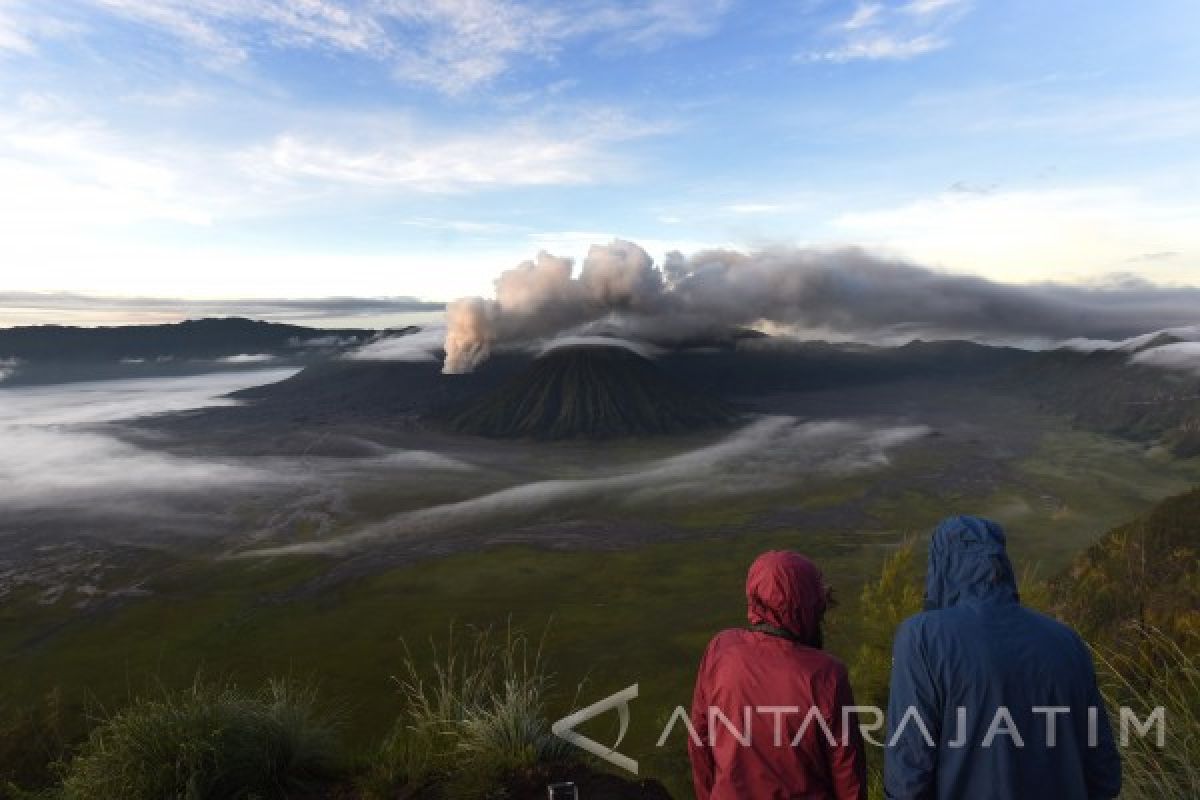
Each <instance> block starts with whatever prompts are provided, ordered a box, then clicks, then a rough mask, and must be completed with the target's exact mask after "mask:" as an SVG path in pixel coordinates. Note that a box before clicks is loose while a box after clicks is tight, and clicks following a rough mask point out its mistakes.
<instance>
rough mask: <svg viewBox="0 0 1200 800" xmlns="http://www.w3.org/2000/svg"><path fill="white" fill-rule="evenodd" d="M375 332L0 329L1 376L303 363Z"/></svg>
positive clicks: (227, 321)
mask: <svg viewBox="0 0 1200 800" xmlns="http://www.w3.org/2000/svg"><path fill="white" fill-rule="evenodd" d="M407 330H408V329H404V330H400V331H394V332H392V333H394V334H402V333H404V332H407ZM377 335H379V334H378V333H377V332H376V331H373V330H367V329H362V328H348V329H337V330H332V329H323V328H307V327H302V326H299V325H283V324H279V323H273V322H261V321H256V320H249V319H242V318H239V317H229V318H221V319H215V318H212V319H199V320H188V321H186V322H179V323H173V324H168V325H122V326H117V327H108V328H77V327H67V326H62V325H36V326H25V327H18V328H0V381H2V383H3V385H4V386H19V385H31V384H51V383H65V382H69V381H86V380H108V379H116V378H138V377H161V376H170V375H187V374H193V373H196V372H203V371H209V370H211V369H213V368H214V367H219V368H221V369H242V368H247V369H248V368H254V367H258V366H262V365H263V364H264V363H275V364H280V365H304V364H308V363H312V362H314V361H317V360H320V359H321V358H323V357H325V356H328V355H331V354H336V353H340V352H342V351H344V350H347V349H349V348H351V347H354V346H356V345H359V344H362V343H363V342H366V341H367V340H369V339H371V338H372V337H374V336H377Z"/></svg>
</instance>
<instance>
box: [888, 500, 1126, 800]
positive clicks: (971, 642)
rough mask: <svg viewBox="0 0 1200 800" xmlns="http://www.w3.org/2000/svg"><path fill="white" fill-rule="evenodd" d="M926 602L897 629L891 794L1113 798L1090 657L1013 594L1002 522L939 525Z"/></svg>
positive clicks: (1110, 755)
mask: <svg viewBox="0 0 1200 800" xmlns="http://www.w3.org/2000/svg"><path fill="white" fill-rule="evenodd" d="M925 608H926V610H925V611H924V612H923V613H920V614H917V615H916V616H914V617H910V618H909V619H907V620H905V621H904V623H903V624H902V625H901V626H900V630H899V631H898V632H897V634H896V642H895V648H894V653H893V661H892V680H891V694H890V697H889V703H888V739H887V744H888V745H889V746H888V747H887V748H886V750H885V756H884V759H885V761H884V794H885V796H886V797H887V798H889V800H1039V798H1046V799H1047V800H1099V799H1100V798H1104V799H1105V800H1108V799H1109V798H1114V797H1116V796H1117V794H1118V793H1119V791H1120V788H1121V763H1120V758H1119V756H1118V754H1117V750H1116V747H1115V746H1114V743H1113V738H1112V731H1111V730H1110V728H1109V724H1108V717H1107V715H1106V713H1105V711H1104V704H1103V702H1102V701H1101V699H1100V693H1099V691H1098V690H1097V688H1096V673H1095V668H1094V667H1093V665H1092V659H1091V655H1090V653H1089V652H1088V649H1087V647H1086V645H1084V643H1083V641H1082V640H1081V639H1080V638H1079V636H1078V635H1077V634H1076V633H1075V632H1074V631H1072V630H1071V629H1070V628H1068V627H1066V626H1065V625H1063V624H1061V623H1059V622H1056V621H1055V620H1052V619H1050V618H1049V617H1046V616H1043V615H1042V614H1038V613H1037V612H1035V611H1031V610H1029V609H1027V608H1025V607H1023V606H1022V605H1021V604H1020V601H1019V599H1018V597H1017V586H1016V580H1015V578H1014V576H1013V568H1012V564H1011V562H1010V561H1009V559H1008V555H1007V553H1006V551H1005V540H1004V532H1003V531H1002V530H1001V529H1000V526H999V525H997V524H996V523H994V522H990V521H988V520H985V519H979V518H977V517H951V518H950V519H947V520H945V521H943V522H942V523H941V524H940V525H939V526H938V528H937V530H936V531H935V532H934V534H933V540H932V542H931V543H930V547H929V573H928V576H927V579H926V590H925ZM1093 708H1094V709H1096V711H1094V712H1089V709H1093ZM1005 709H1007V714H1008V716H1006V715H1005V711H1004V710H1005ZM917 717H919V719H917ZM1093 720H1094V721H1093ZM922 726H924V727H922ZM926 731H927V733H928V735H927V734H926ZM1092 731H1094V737H1090V733H1091V732H1092ZM989 734H990V736H989ZM1051 734H1052V735H1051ZM1093 739H1094V740H1093ZM931 741H932V742H933V743H934V746H930V742H931ZM1089 743H1091V744H1089Z"/></svg>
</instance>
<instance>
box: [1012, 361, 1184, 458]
mask: <svg viewBox="0 0 1200 800" xmlns="http://www.w3.org/2000/svg"><path fill="white" fill-rule="evenodd" d="M1129 356H1130V353H1128V352H1125V351H1121V350H1098V351H1096V352H1092V353H1080V352H1076V351H1073V350H1052V351H1048V352H1044V353H1040V354H1038V355H1037V357H1035V358H1033V359H1031V360H1029V361H1028V362H1027V363H1025V364H1023V365H1021V366H1020V367H1018V368H1017V369H1015V370H1013V371H1012V372H1010V373H1009V374H1007V375H1006V376H1005V378H1004V383H1005V384H1006V385H1007V386H1009V387H1010V388H1014V389H1017V390H1020V391H1024V392H1029V393H1031V394H1032V395H1033V396H1034V397H1035V398H1036V399H1037V400H1038V401H1039V402H1040V403H1041V404H1042V405H1043V406H1044V407H1046V408H1048V409H1050V410H1053V411H1056V412H1059V413H1065V414H1067V415H1069V416H1071V417H1072V418H1073V419H1074V421H1075V423H1076V424H1077V425H1079V426H1080V427H1083V428H1087V429H1089V430H1095V431H1100V432H1102V433H1110V434H1115V435H1118V436H1125V437H1128V438H1133V439H1138V440H1142V441H1157V440H1161V441H1162V442H1163V443H1164V444H1166V445H1167V446H1168V447H1170V448H1171V450H1172V451H1173V452H1174V453H1175V454H1176V455H1179V456H1184V457H1187V456H1193V455H1200V375H1195V374H1192V373H1188V372H1185V371H1180V370H1168V369H1162V368H1159V367H1150V366H1143V365H1139V364H1134V363H1130V361H1129Z"/></svg>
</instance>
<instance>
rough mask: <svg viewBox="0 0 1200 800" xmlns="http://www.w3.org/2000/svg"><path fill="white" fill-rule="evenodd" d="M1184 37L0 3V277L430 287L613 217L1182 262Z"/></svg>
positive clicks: (1040, 26)
mask: <svg viewBox="0 0 1200 800" xmlns="http://www.w3.org/2000/svg"><path fill="white" fill-rule="evenodd" d="M1198 29H1200V4H1197V3H1195V2H1194V0H1147V2H1141V3H1138V4H1126V3H1100V2H1095V1H1094V0H1092V1H1091V2H1085V1H1083V0H1038V1H1036V2H1035V1H1034V0H1004V1H1003V2H1000V1H998V0H993V1H992V2H985V1H984V0H903V1H902V2H863V3H859V2H834V1H832V0H829V1H826V2H823V1H822V0H797V1H796V2H765V1H764V2H751V1H750V0H711V1H705V0H691V1H690V2H689V1H687V0H634V1H631V2H623V3H621V2H615V0H580V1H579V2H563V3H548V2H519V1H518V0H424V1H423V2H413V1H412V0H55V2H46V0H29V1H28V2H27V1H26V0H0V248H3V250H2V251H0V290H3V291H10V292H52V291H69V292H78V293H83V294H102V295H140V296H164V297H281V296H290V297H318V296H327V295H362V296H384V295H412V296H418V297H423V298H429V299H450V298H453V297H456V296H459V295H463V294H478V293H486V292H487V291H488V290H489V287H490V282H491V279H492V278H493V277H494V275H495V274H496V273H497V272H498V271H499V270H501V269H503V268H506V267H509V266H511V265H513V264H515V263H517V262H518V261H520V260H523V259H525V258H529V257H530V256H532V255H533V254H534V253H535V252H536V251H538V250H540V249H548V250H550V251H552V252H554V253H556V254H558V255H573V256H581V255H583V254H584V253H585V252H586V249H587V247H588V245H590V244H592V243H596V242H604V241H607V240H608V239H611V238H613V237H615V236H620V237H623V238H627V239H631V240H633V241H636V242H639V243H640V244H642V245H643V246H644V247H645V248H646V249H647V250H648V251H650V252H651V254H653V255H655V256H656V257H657V258H661V257H662V255H663V254H664V253H665V252H667V251H668V250H671V249H681V250H683V251H685V252H687V251H693V250H696V249H699V248H704V247H736V248H755V247H760V246H765V245H774V244H781V243H782V244H794V245H800V246H808V245H816V246H825V245H837V244H847V243H852V244H860V245H864V246H866V247H869V248H873V249H877V250H880V251H881V252H885V253H888V254H896V255H900V256H902V257H904V258H908V259H912V260H914V261H916V262H919V263H922V264H926V265H931V266H934V267H938V268H944V269H949V270H955V271H961V272H972V273H978V274H982V275H986V276H988V277H991V278H993V279H997V280H1002V281H1039V280H1056V281H1064V282H1096V281H1104V280H1108V279H1109V276H1112V275H1114V274H1133V275H1137V276H1140V277H1142V278H1145V279H1148V280H1152V281H1155V282H1160V283H1167V284H1196V283H1200V224H1197V222H1196V220H1197V219H1200V193H1198V191H1197V190H1198V189H1200V85H1198V84H1200V48H1197V47H1195V31H1196V30H1198ZM8 318H10V319H11V318H13V317H12V314H9V317H8ZM3 321H4V320H3V319H0V324H2V323H3Z"/></svg>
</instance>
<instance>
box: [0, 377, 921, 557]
mask: <svg viewBox="0 0 1200 800" xmlns="http://www.w3.org/2000/svg"><path fill="white" fill-rule="evenodd" d="M292 372H293V371H292V370H279V369H276V370H258V371H254V372H238V373H217V374H209V375H200V376H190V377H173V378H155V379H137V380H121V381H104V382H93V383H74V384H63V385H56V386H39V387H36V388H14V389H0V436H2V438H3V443H4V446H3V447H2V448H0V508H3V509H4V511H3V512H0V532H7V533H11V532H13V531H14V530H17V529H18V528H21V527H25V526H24V525H23V523H24V522H25V521H27V520H29V519H39V520H41V521H42V522H43V523H44V522H45V520H46V519H53V520H55V521H56V524H55V525H52V526H48V525H45V524H42V525H40V526H39V527H38V528H37V529H36V530H37V531H38V535H39V536H52V535H53V534H54V532H55V531H61V532H63V533H64V535H69V534H71V533H74V532H77V531H72V526H71V525H69V524H67V525H66V526H65V527H64V526H63V525H62V524H61V523H63V522H67V523H69V521H70V520H72V519H80V520H87V521H88V534H89V536H90V537H93V538H96V539H101V540H103V539H106V538H109V537H107V536H106V533H108V532H111V535H112V537H111V538H113V539H115V540H125V539H126V538H127V536H128V533H129V530H130V529H131V528H132V526H133V525H134V524H135V523H136V524H141V525H142V526H143V528H146V529H152V530H153V532H154V535H156V536H167V535H170V534H171V533H174V532H178V533H179V534H181V535H182V534H185V533H189V534H194V533H197V532H199V533H201V534H204V533H208V534H209V535H211V536H213V538H219V539H221V540H222V545H221V547H222V549H226V548H232V549H233V550H234V551H235V552H241V553H242V554H244V555H248V556H254V555H277V554H283V553H313V552H321V553H341V552H348V551H353V550H358V549H363V548H370V547H378V546H383V545H387V544H389V543H395V542H398V541H403V540H404V539H405V538H406V537H415V538H418V539H419V538H425V537H434V536H438V535H441V534H444V533H447V532H449V531H452V530H455V531H459V532H462V531H463V530H464V529H474V530H483V529H485V528H490V529H492V532H493V533H494V532H495V531H494V529H496V528H503V527H504V526H506V525H510V526H517V525H522V524H529V523H531V522H536V521H538V520H539V519H544V518H546V517H547V516H549V517H552V518H553V519H556V520H562V519H570V518H571V516H572V514H573V513H577V512H578V513H584V510H589V511H590V512H591V513H595V509H596V508H597V507H601V508H604V509H618V510H621V511H626V510H630V509H632V510H635V511H636V510H639V509H655V508H659V507H663V506H670V505H675V506H686V505H687V504H689V503H690V502H694V501H695V499H696V498H704V499H707V498H711V497H714V496H718V495H722V494H725V495H731V494H745V493H752V492H760V491H764V490H771V489H776V488H781V487H784V486H787V485H790V484H792V483H794V482H795V481H797V480H800V479H803V477H804V476H806V475H810V474H840V473H845V472H850V471H858V470H866V469H872V468H877V467H879V466H882V465H884V464H886V463H887V458H888V453H889V451H891V450H892V449H893V448H896V447H898V446H901V445H903V444H904V443H905V442H907V441H910V440H912V439H913V438H916V437H919V436H921V435H923V434H925V433H926V432H927V429H926V428H923V427H920V426H911V425H886V424H869V423H866V422H861V421H852V422H848V421H837V422H831V421H800V420H797V419H796V418H794V417H788V416H770V417H762V418H759V419H757V420H755V421H752V422H750V423H749V424H747V425H745V426H743V427H741V428H739V429H737V430H734V431H731V432H728V433H726V434H724V435H714V436H712V437H709V438H708V439H696V438H689V439H685V440H681V442H680V444H679V445H678V448H677V449H676V450H675V451H672V450H669V449H665V448H669V447H670V446H671V443H670V442H667V443H663V442H662V441H661V440H659V441H656V443H655V444H654V446H653V448H652V449H648V450H647V455H645V456H644V457H642V458H640V459H639V458H634V459H633V460H632V461H631V459H630V455H629V449H628V448H621V447H613V448H611V449H607V448H605V447H598V448H591V447H588V448H583V447H581V446H566V447H557V446H555V445H546V446H540V445H537V444H533V443H511V442H508V443H496V444H494V445H492V444H489V443H487V442H484V441H482V440H470V442H469V443H466V442H464V441H454V442H453V443H452V444H453V446H452V447H450V446H448V447H447V451H446V452H435V450H436V448H433V449H430V447H429V442H430V441H434V442H436V441H438V439H437V438H436V437H434V438H433V439H432V440H431V439H429V438H428V437H426V438H424V439H422V440H421V443H422V446H421V447H414V448H412V449H403V448H396V447H384V446H382V445H378V444H371V445H369V446H367V447H365V448H364V452H366V453H368V454H367V455H361V456H340V457H331V456H321V457H316V456H293V457H280V456H262V457H245V456H241V457H213V456H198V455H189V454H188V450H187V448H186V447H184V448H181V447H179V446H178V445H179V443H174V446H172V447H171V448H170V449H167V448H166V447H162V448H158V447H156V446H155V443H154V441H153V440H147V439H145V438H144V437H136V438H135V437H129V436H125V435H123V433H124V431H123V430H122V428H121V427H120V425H117V424H116V423H118V422H121V421H127V420H130V419H135V418H138V417H144V416H147V415H153V414H162V413H167V412H181V411H187V410H189V409H196V408H202V407H206V406H213V405H227V404H231V403H235V402H237V401H235V400H233V399H230V398H228V397H226V396H225V395H227V394H228V393H230V392H233V391H236V390H239V389H243V388H247V387H250V386H253V385H259V384H263V383H269V382H274V381H278V380H282V379H283V378H286V377H288V376H289V375H290V374H292ZM445 441H447V442H448V443H449V440H445ZM541 447H544V448H545V450H546V451H547V452H548V453H549V454H550V455H549V457H547V458H542V452H541V451H540V450H539V448H541ZM534 451H537V456H536V457H531V454H532V453H533V452H534ZM605 453H612V457H611V458H609V457H606V456H605ZM472 454H474V456H475V457H474V458H473V457H472ZM509 455H511V456H512V459H513V462H514V463H515V462H516V461H520V462H521V464H522V466H521V468H520V469H511V470H506V469H504V468H498V466H497V465H498V464H507V463H508V460H507V459H508V456H509ZM531 464H532V465H533V466H532V467H531V466H530V465H531ZM564 476H569V479H568V478H566V477H564ZM430 487H435V488H433V489H431V488H430ZM368 495H369V500H363V501H362V502H358V500H361V499H362V498H364V497H367V496H368ZM242 501H249V502H252V504H253V505H254V507H255V509H256V512H255V513H253V514H248V515H242V516H238V515H237V514H236V513H235V512H234V509H236V508H237V507H238V503H239V502H242ZM298 519H304V520H307V521H308V522H309V523H311V524H308V525H307V527H303V526H301V527H303V531H302V533H298V532H297V531H298V530H300V527H298V526H297V525H296V524H295V523H296V521H297V520H298ZM122 520H127V521H128V522H129V524H128V525H125V524H123V523H122ZM147 520H153V524H152V525H149V524H148V523H147ZM147 526H148V528H147ZM25 530H26V533H28V532H29V531H30V530H33V528H28V527H25Z"/></svg>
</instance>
